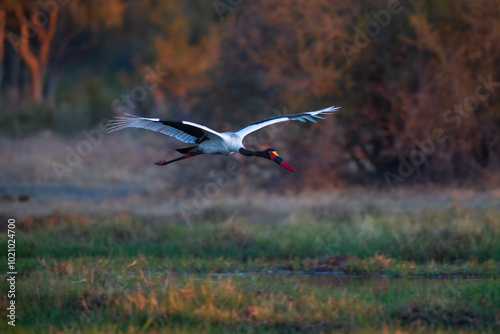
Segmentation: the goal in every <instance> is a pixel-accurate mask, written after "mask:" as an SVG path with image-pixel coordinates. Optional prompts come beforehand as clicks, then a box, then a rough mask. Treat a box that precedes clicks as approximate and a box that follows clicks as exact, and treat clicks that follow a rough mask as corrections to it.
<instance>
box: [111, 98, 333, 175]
mask: <svg viewBox="0 0 500 334" xmlns="http://www.w3.org/2000/svg"><path fill="white" fill-rule="evenodd" d="M339 108H340V107H329V108H325V109H321V110H317V111H308V112H303V113H299V114H294V115H285V116H277V117H271V118H267V119H264V120H262V121H258V122H254V123H252V124H249V125H247V126H245V127H244V128H241V129H239V130H238V131H236V132H223V133H219V132H217V131H214V130H212V129H210V128H208V127H206V126H204V125H200V124H196V123H193V122H188V121H172V120H166V119H159V118H144V117H139V116H134V115H129V114H125V115H127V116H123V117H115V119H113V120H112V121H110V122H109V123H108V128H107V130H108V132H113V131H118V130H122V129H125V128H142V129H148V130H153V131H158V132H160V133H163V134H165V135H168V136H171V137H174V138H176V139H178V140H180V141H182V142H185V143H192V144H198V145H196V146H191V147H186V148H180V149H177V150H176V151H177V152H179V153H181V154H183V155H182V156H180V157H178V158H175V159H172V160H168V161H166V160H161V161H158V162H156V163H155V164H157V165H160V166H165V165H168V164H169V163H172V162H175V161H179V160H184V159H187V158H191V157H195V156H197V155H200V154H221V155H230V154H233V153H240V154H243V155H246V156H257V157H261V158H265V159H269V160H271V161H274V162H275V163H277V164H278V165H280V166H281V167H283V168H286V169H288V170H291V171H293V172H295V169H293V168H292V166H290V165H289V164H287V163H286V162H285V161H283V159H282V158H281V157H280V156H279V155H278V153H276V150H274V149H272V148H268V149H267V150H264V151H250V150H247V149H246V148H245V146H244V145H243V138H245V136H246V135H248V134H250V133H252V132H254V131H257V130H259V129H261V128H263V127H265V126H268V125H271V124H275V123H281V122H287V121H301V122H306V121H311V122H314V123H316V120H315V119H314V118H321V119H324V117H322V115H330V114H332V113H333V112H334V111H336V110H338V109H339Z"/></svg>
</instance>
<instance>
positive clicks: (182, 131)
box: [107, 114, 221, 144]
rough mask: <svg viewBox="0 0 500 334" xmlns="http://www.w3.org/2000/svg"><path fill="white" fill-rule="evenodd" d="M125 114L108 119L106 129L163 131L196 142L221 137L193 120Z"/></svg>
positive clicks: (181, 139) (189, 141) (186, 141)
mask: <svg viewBox="0 0 500 334" xmlns="http://www.w3.org/2000/svg"><path fill="white" fill-rule="evenodd" d="M125 115H127V116H118V117H115V118H114V119H113V120H111V121H109V122H108V124H107V131H108V132H113V131H118V130H122V129H125V128H141V129H147V130H152V131H157V132H160V133H163V134H165V135H167V136H171V137H174V138H176V139H178V140H180V141H183V142H185V143H196V144H199V143H201V142H202V141H204V140H207V139H215V138H221V137H220V134H219V133H218V132H217V131H214V130H212V129H210V128H208V127H206V126H203V125H200V124H196V123H193V122H188V121H172V120H165V119H159V118H144V117H139V116H134V115H129V114H125Z"/></svg>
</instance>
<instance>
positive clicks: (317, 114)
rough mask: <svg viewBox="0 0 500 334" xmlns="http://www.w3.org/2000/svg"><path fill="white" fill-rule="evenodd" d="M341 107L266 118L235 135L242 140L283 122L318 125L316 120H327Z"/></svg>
mask: <svg viewBox="0 0 500 334" xmlns="http://www.w3.org/2000/svg"><path fill="white" fill-rule="evenodd" d="M339 108H340V107H329V108H325V109H321V110H317V111H307V112H303V113H300V114H294V115H285V116H277V117H271V118H266V119H263V120H262V121H258V122H254V123H252V124H249V125H247V126H245V127H244V128H241V129H239V130H238V131H236V132H235V133H236V134H238V135H240V136H241V138H243V137H245V136H246V135H248V134H250V133H252V132H254V131H257V130H259V129H261V128H263V127H265V126H268V125H271V124H275V123H281V122H288V121H301V122H306V121H311V122H314V123H316V120H315V119H314V118H320V119H325V118H324V117H322V116H324V115H330V114H332V113H333V112H335V111H337V110H338V109H339Z"/></svg>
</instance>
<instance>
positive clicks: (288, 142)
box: [0, 0, 500, 185]
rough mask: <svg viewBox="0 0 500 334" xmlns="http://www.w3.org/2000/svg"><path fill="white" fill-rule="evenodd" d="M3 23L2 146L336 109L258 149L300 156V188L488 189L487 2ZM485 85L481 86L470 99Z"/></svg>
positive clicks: (144, 0) (135, 9)
mask: <svg viewBox="0 0 500 334" xmlns="http://www.w3.org/2000/svg"><path fill="white" fill-rule="evenodd" d="M0 8H1V10H0V40H3V42H2V43H0V46H2V49H0V60H1V62H0V64H1V65H2V66H1V67H0V69H1V70H0V82H1V89H0V93H1V101H0V103H1V115H0V117H1V127H2V131H8V132H9V133H10V134H13V135H26V134H28V133H31V132H32V131H35V130H38V129H42V128H50V129H52V130H54V131H57V132H61V133H71V132H75V131H79V130H82V129H84V128H89V127H91V126H93V125H95V124H97V123H98V122H99V121H100V120H101V119H103V118H105V117H107V118H109V117H111V115H113V113H114V112H123V111H130V112H133V113H137V114H141V115H147V116H152V115H156V116H160V117H169V118H188V119H190V120H193V121H199V122H203V123H204V124H207V125H209V126H212V127H213V128H215V129H218V130H232V129H237V128H238V127H240V126H242V125H244V124H246V123H248V122H251V121H254V120H257V119H259V118H262V117H267V116H274V115H275V114H276V110H277V111H278V112H280V113H283V112H287V113H292V112H300V111H306V110H314V109H319V108H324V107H327V106H330V105H341V106H342V109H341V111H340V112H338V113H337V115H336V116H335V117H330V118H329V119H327V120H326V121H324V122H321V124H318V125H317V126H315V127H313V128H311V125H308V126H302V127H301V128H295V127H291V128H290V131H287V132H288V133H278V135H277V136H274V138H270V139H274V142H273V140H270V141H271V142H273V146H274V147H276V148H280V149H281V150H288V152H290V153H291V152H293V154H294V155H301V156H303V161H301V162H299V164H298V165H297V167H299V168H301V169H302V170H305V171H306V173H304V175H308V180H304V182H305V183H307V184H308V185H311V184H317V185H320V184H321V185H325V184H331V183H332V182H335V180H338V176H339V175H340V176H342V178H341V179H343V180H351V181H362V182H372V181H374V180H379V181H381V182H385V181H386V179H387V175H388V174H387V172H391V173H393V174H390V176H391V180H396V181H397V182H403V181H404V182H410V180H411V181H427V182H450V181H453V182H456V181H458V182H470V181H471V180H472V181H474V182H475V181H477V180H480V181H482V184H491V183H492V182H494V181H495V180H497V181H498V179H497V178H496V177H495V176H496V175H497V173H498V170H499V167H500V159H499V157H500V131H499V129H500V84H496V83H495V82H498V81H500V20H499V18H500V2H499V1H491V0H440V1H431V0H419V1H401V2H400V3H399V6H398V2H397V1H396V2H395V1H392V0H391V1H388V0H375V1H373V0H371V1H368V0H351V1H337V0H315V1H310V0H279V1H278V0H267V1H259V0H252V1H250V0H240V1H229V0H220V1H219V0H216V1H212V0H206V1H205V0H203V1H201V0H176V1H172V0H163V1H160V0H141V1H139V0H106V1H97V0H41V1H38V0H23V1H21V0H3V1H2V4H1V5H0ZM388 8H389V9H391V10H393V12H392V14H391V11H389V9H388ZM387 14H389V17H388V16H387ZM377 18H378V20H379V21H377ZM374 22H375V23H374ZM377 22H378V23H377ZM367 24H368V25H367ZM367 27H368V28H367ZM366 28H367V29H368V30H367V29H366ZM370 29H371V30H370ZM154 71H157V72H159V73H160V74H158V73H157V74H155V75H153V74H151V73H152V72H154ZM164 72H168V75H165V74H164ZM480 77H482V78H483V79H482V80H481V79H480ZM485 80H491V81H493V83H491V84H488V85H486V87H480V89H479V90H478V89H477V88H478V85H480V84H482V83H483V84H484V81H485ZM483 86H484V85H483ZM146 88H147V89H146ZM478 92H479V94H480V97H481V99H480V100H479V99H478V98H477V97H475V96H476V95H477V94H478ZM476 102H477V103H476ZM464 103H465V104H466V106H465V107H466V108H465V109H463V108H462V109H460V107H456V105H464ZM467 108H469V109H470V110H472V111H467V110H468V109H467ZM273 109H275V111H274V112H273V111H272V110H273ZM435 129H438V132H437V133H438V134H441V135H440V136H434V135H435V133H434V135H433V131H434V130H435ZM439 129H441V130H442V131H441V132H439V131H440V130H439ZM433 136H434V137H433ZM268 137H269V136H268ZM271 137H272V136H271ZM261 139H262V138H261ZM267 139H269V138H267ZM431 140H432V141H433V142H434V144H433V145H432V143H430V141H431ZM261 141H266V138H264V139H262V140H261ZM280 142H281V144H280ZM419 142H421V143H423V144H419ZM258 144H259V143H256V145H258ZM266 144H267V143H262V145H264V146H265V145H266ZM433 146H435V148H433ZM422 152H423V153H422ZM422 159H424V160H422ZM402 161H405V162H402ZM422 161H423V162H422ZM405 163H406V167H409V166H408V163H409V164H411V165H412V166H414V167H416V168H415V170H414V171H413V170H411V168H410V171H407V170H405V168H403V169H401V165H402V164H405ZM296 164H297V163H296ZM410 167H411V166H410ZM407 169H408V168H407ZM402 171H403V173H402ZM406 172H408V173H406ZM410 172H411V173H410ZM402 174H404V175H402ZM398 177H399V179H398Z"/></svg>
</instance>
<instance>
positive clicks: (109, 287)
mask: <svg viewBox="0 0 500 334" xmlns="http://www.w3.org/2000/svg"><path fill="white" fill-rule="evenodd" d="M17 227H18V234H17V266H18V272H19V275H18V285H17V290H18V296H17V300H18V301H22V303H19V309H18V315H19V318H18V326H16V332H18V331H19V330H21V332H26V333H28V332H29V333H31V332H34V331H38V332H58V331H59V332H60V331H63V332H85V333H86V332H95V333H107V332H115V331H124V332H127V331H129V332H139V331H141V330H147V331H156V332H162V331H163V330H165V329H167V328H168V329H170V330H172V331H174V330H176V331H177V332H179V333H200V332H211V333H221V332H224V331H225V332H236V333H265V332H294V331H297V332H298V331H310V332H318V331H324V332H332V331H337V330H338V331H340V332H345V331H354V332H360V333H370V332H373V331H383V332H387V333H395V332H403V331H404V332H407V333H411V332H421V331H422V330H426V329H427V330H431V329H432V330H433V331H436V332H443V333H446V332H455V331H457V330H462V331H464V332H478V331H483V332H491V333H494V332H497V331H498V330H500V327H499V323H498V321H499V318H500V313H499V311H498V310H499V309H500V281H499V280H498V274H499V272H500V268H499V263H498V261H499V260H500V245H499V242H498V240H500V215H499V214H498V212H495V211H492V210H491V211H476V210H461V209H449V210H444V211H439V212H437V211H436V212H431V211H423V212H420V213H415V214H386V213H379V212H371V213H369V212H365V213H360V214H358V215H352V216H346V217H344V219H338V220H336V221H334V222H332V221H328V220H322V219H315V220H312V219H305V218H299V217H298V218H296V219H295V220H293V221H291V222H286V223H280V224H272V223H268V224H263V223H262V224H261V223H259V224H258V223H252V224H250V223H243V222H234V221H227V222H211V221H207V222H199V223H193V224H192V225H185V224H168V223H163V222H149V221H146V220H143V219H135V218H130V217H126V216H123V217H120V218H116V219H109V220H102V219H99V220H89V219H85V218H82V217H76V216H68V217H62V218H61V217H59V218H58V219H57V220H53V219H51V218H47V219H44V220H42V221H36V220H29V219H26V220H24V221H19V223H18V226H17ZM4 246H6V245H5V239H2V242H1V244H0V248H5V247H4ZM286 269H288V270H290V269H291V270H295V271H305V272H310V273H312V272H316V273H317V272H319V271H325V270H327V271H335V272H338V271H341V272H344V273H348V274H350V275H353V274H355V275H357V276H359V275H361V276H362V277H364V278H359V277H357V278H354V277H351V278H350V279H344V281H342V280H341V279H340V276H338V275H336V276H333V275H308V274H282V273H281V274H278V273H276V272H277V271H279V270H286ZM229 272H232V273H236V272H239V273H243V272H247V274H245V275H231V276H225V275H223V276H218V273H222V274H223V273H229ZM248 272H250V273H248ZM270 272H271V273H270ZM214 273H215V274H214ZM272 273H274V274H272ZM207 274H212V275H208V276H207ZM381 274H387V275H389V277H392V278H378V277H380V275H381ZM436 275H439V277H446V278H439V279H436V278H432V277H436ZM457 275H458V276H460V275H463V276H468V277H474V279H467V280H465V279H458V280H457V279H451V278H448V277H456V276H457ZM1 284H2V289H3V288H5V287H6V285H5V284H6V283H5V281H2V283H1ZM2 303H5V300H3V301H2ZM0 309H1V310H2V312H4V310H5V305H1V308H0ZM2 316H3V314H2ZM0 326H2V327H5V326H6V324H5V323H2V324H1V325H0ZM10 330H12V329H11V328H10ZM2 331H3V329H2Z"/></svg>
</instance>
